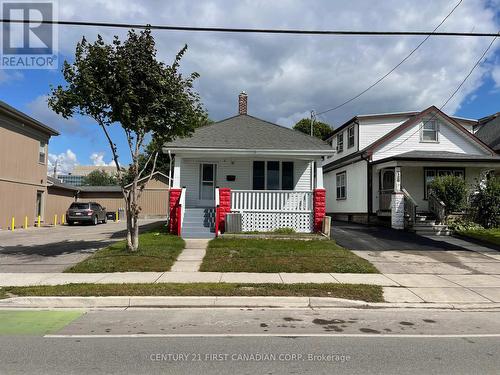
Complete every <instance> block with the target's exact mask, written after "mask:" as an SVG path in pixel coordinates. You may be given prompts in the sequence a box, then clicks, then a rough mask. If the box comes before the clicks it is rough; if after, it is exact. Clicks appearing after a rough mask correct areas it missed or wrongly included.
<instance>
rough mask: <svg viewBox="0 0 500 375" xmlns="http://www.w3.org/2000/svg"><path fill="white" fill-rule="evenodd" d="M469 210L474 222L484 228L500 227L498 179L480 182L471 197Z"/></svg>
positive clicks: (499, 188) (499, 187)
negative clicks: (470, 209)
mask: <svg viewBox="0 0 500 375" xmlns="http://www.w3.org/2000/svg"><path fill="white" fill-rule="evenodd" d="M471 208H472V213H473V217H474V219H475V221H476V222H477V223H479V224H481V225H482V226H483V227H485V228H496V227H498V226H500V179H499V178H498V177H493V178H490V179H489V180H486V181H481V182H479V183H478V185H477V187H476V191H475V192H474V194H473V195H472V197H471Z"/></svg>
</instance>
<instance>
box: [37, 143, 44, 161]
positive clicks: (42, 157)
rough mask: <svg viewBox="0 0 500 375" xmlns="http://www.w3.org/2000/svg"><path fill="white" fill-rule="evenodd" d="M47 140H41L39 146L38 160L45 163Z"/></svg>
mask: <svg viewBox="0 0 500 375" xmlns="http://www.w3.org/2000/svg"><path fill="white" fill-rule="evenodd" d="M45 146H46V144H45V142H42V141H40V146H39V148H38V162H39V163H42V164H45Z"/></svg>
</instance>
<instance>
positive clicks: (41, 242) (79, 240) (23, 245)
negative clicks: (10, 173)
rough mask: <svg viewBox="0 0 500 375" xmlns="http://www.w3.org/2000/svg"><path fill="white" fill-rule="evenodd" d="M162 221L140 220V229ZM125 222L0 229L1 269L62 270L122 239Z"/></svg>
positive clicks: (124, 233)
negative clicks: (10, 229) (10, 230)
mask: <svg viewBox="0 0 500 375" xmlns="http://www.w3.org/2000/svg"><path fill="white" fill-rule="evenodd" d="M159 223H161V221H158V220H157V219H155V220H141V221H140V226H141V230H145V229H147V228H150V227H152V226H155V225H158V224H159ZM125 229H126V224H125V222H124V221H121V222H118V223H114V222H108V223H107V224H100V225H96V226H92V225H82V226H71V227H70V226H67V225H64V226H58V227H55V228H53V227H46V228H29V229H27V230H22V229H19V230H16V231H14V232H9V231H0V272H14V273H17V272H62V271H63V270H65V269H66V268H68V267H70V266H72V265H74V264H76V263H78V262H81V261H82V260H84V259H85V258H87V257H89V256H90V255H91V254H92V253H93V252H94V251H96V250H98V249H100V248H103V247H105V246H107V245H109V244H111V243H113V242H115V241H118V240H121V239H123V238H125V235H126V230H125Z"/></svg>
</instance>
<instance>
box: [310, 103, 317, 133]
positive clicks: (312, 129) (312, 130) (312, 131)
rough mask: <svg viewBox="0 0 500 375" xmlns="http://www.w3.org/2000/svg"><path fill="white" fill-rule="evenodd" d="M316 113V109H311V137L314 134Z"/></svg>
mask: <svg viewBox="0 0 500 375" xmlns="http://www.w3.org/2000/svg"><path fill="white" fill-rule="evenodd" d="M315 117H316V115H315V114H314V109H312V110H311V137H313V136H314V119H315Z"/></svg>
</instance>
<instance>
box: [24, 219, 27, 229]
mask: <svg viewBox="0 0 500 375" xmlns="http://www.w3.org/2000/svg"><path fill="white" fill-rule="evenodd" d="M24 229H28V216H25V217H24Z"/></svg>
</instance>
